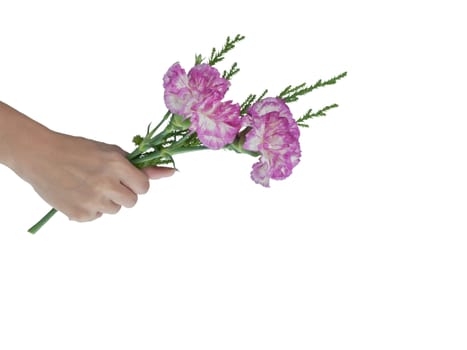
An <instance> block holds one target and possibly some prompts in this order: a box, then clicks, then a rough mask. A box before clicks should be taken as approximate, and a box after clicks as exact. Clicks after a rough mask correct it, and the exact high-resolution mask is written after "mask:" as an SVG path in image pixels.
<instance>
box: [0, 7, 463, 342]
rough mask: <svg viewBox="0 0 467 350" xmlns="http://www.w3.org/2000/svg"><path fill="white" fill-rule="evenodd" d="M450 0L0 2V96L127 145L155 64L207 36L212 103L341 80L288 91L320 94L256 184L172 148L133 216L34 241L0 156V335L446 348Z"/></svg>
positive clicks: (455, 89)
mask: <svg viewBox="0 0 467 350" xmlns="http://www.w3.org/2000/svg"><path fill="white" fill-rule="evenodd" d="M305 4H306V5H305ZM461 4H462V2H461V1H457V2H456V1H442V2H441V1H438V2H435V1H426V2H420V1H392V2H386V3H383V2H375V1H321V2H319V3H318V2H313V1H311V2H306V1H295V0H288V1H280V2H279V1H268V2H253V1H250V2H248V3H247V4H246V5H245V4H243V3H239V2H235V1H232V2H221V1H204V0H198V1H188V0H183V1H166V2H156V1H126V2H123V1H109V2H103V1H76V2H73V1H55V2H53V1H29V2H26V1H18V0H14V1H5V0H0V99H1V100H3V101H4V102H7V103H9V104H11V105H12V106H14V107H15V108H17V109H19V110H20V111H22V112H23V113H25V114H27V115H29V116H31V117H33V118H34V119H36V120H38V121H40V122H41V123H43V124H45V125H47V126H48V127H50V128H52V129H55V130H57V131H61V132H64V133H69V134H74V135H81V136H85V137H88V138H94V139H97V140H101V141H105V142H109V143H116V144H119V145H120V146H122V147H123V148H126V149H127V150H131V147H132V145H131V138H132V137H133V136H134V135H135V134H137V133H143V132H144V130H145V128H146V126H147V124H148V123H149V122H150V121H158V120H159V118H160V116H161V115H162V113H164V112H165V107H164V104H163V100H162V94H163V90H162V81H161V79H162V75H163V74H164V73H165V71H166V69H167V68H168V67H169V66H170V65H171V64H172V63H173V62H175V61H180V62H181V64H182V65H183V66H184V67H185V68H187V69H188V68H190V67H191V65H192V64H193V60H194V54H195V53H202V54H204V55H208V54H209V52H210V49H211V48H212V47H213V46H216V47H218V46H220V45H221V44H222V43H223V42H224V39H225V37H226V36H227V35H235V34H237V33H241V34H243V35H245V36H246V37H247V38H246V40H245V41H244V42H242V43H240V44H239V46H238V48H237V49H236V50H234V51H233V52H232V53H231V54H230V55H228V56H227V60H226V62H225V63H224V64H223V65H222V64H221V65H220V66H219V68H220V69H226V68H228V67H230V64H231V63H233V62H234V61H237V62H238V63H239V65H240V68H241V69H242V71H241V72H240V73H239V75H237V76H236V77H235V78H234V80H233V82H232V88H231V89H230V91H229V92H228V95H227V97H228V98H230V99H234V100H238V101H241V100H243V99H244V98H245V97H246V96H247V95H248V94H249V93H252V92H254V93H259V92H261V91H262V89H264V88H265V87H267V88H269V89H270V91H271V94H274V93H277V92H279V91H280V90H281V89H282V88H284V87H285V86H286V85H288V84H296V83H301V82H303V81H307V82H309V83H312V82H315V81H316V80H317V79H319V78H330V77H332V76H333V75H336V74H338V73H340V72H342V71H348V74H349V75H348V77H347V78H345V79H344V80H342V81H341V82H339V83H338V84H337V85H335V86H330V87H326V88H324V89H322V90H318V91H316V92H314V93H312V94H311V95H309V96H306V97H305V98H303V100H302V101H301V102H298V103H296V104H293V105H291V108H292V111H293V112H294V113H295V114H296V115H300V114H301V113H303V112H305V111H306V109H307V108H309V107H313V108H319V107H322V106H324V105H326V104H330V103H334V102H336V103H338V104H339V105H340V107H339V108H338V109H335V110H333V111H332V112H330V113H329V115H328V116H327V117H325V118H322V119H316V120H313V121H311V128H309V129H306V130H303V132H302V151H303V154H302V161H301V163H300V164H299V165H298V167H297V168H296V169H295V171H294V174H293V175H292V177H290V178H289V179H287V180H286V181H282V182H273V183H272V186H271V188H270V189H264V188H262V187H260V186H258V185H256V184H254V183H253V182H252V181H251V180H250V178H249V172H250V167H251V164H252V162H253V159H251V158H249V157H247V156H240V155H236V154H232V153H228V152H223V151H219V152H205V153H198V154H190V155H186V156H185V155H184V156H180V157H178V158H177V166H178V168H179V169H180V170H181V171H180V172H179V173H177V174H176V175H175V176H174V177H172V178H170V179H164V180H161V181H156V182H153V183H152V188H151V191H150V193H149V194H147V195H145V196H143V197H141V198H140V201H139V203H138V205H137V206H136V207H135V208H133V209H131V210H122V211H121V212H120V213H119V214H118V215H115V216H105V217H103V218H102V219H100V220H97V221H94V222H91V223H86V224H78V223H74V222H70V221H69V220H68V219H67V218H65V217H64V216H63V215H57V216H56V217H54V218H53V220H52V221H51V222H50V223H49V224H48V225H47V226H46V227H45V228H44V229H43V230H42V231H41V232H40V233H38V234H37V235H35V236H32V235H30V234H28V233H26V229H27V228H28V227H29V226H30V225H31V224H32V223H34V222H35V221H36V220H37V219H39V218H40V217H41V216H42V215H43V214H45V212H47V210H48V209H49V207H48V205H47V204H46V203H44V202H43V201H42V200H41V199H40V198H39V197H38V196H37V195H36V194H35V192H34V191H33V190H32V189H31V187H30V186H29V185H28V184H26V183H24V182H22V180H20V179H19V178H17V177H16V176H15V175H14V173H13V172H11V171H10V170H9V169H7V168H5V167H0V179H1V182H0V193H1V196H0V219H1V220H0V349H5V350H16V349H49V350H50V349H139V350H142V349H164V350H166V349H167V350H169V349H203V350H208V349H216V350H219V349H222V350H223V349H245V350H247V349H255V350H257V349H294V350H301V349H339V350H340V349H359V350H361V349H450V350H454V349H466V348H467V333H466V329H467V297H466V295H467V283H466V278H467V277H466V273H467V257H466V253H465V252H466V248H467V239H466V234H467V225H466V220H465V219H466V209H467V203H466V194H467V186H466V180H465V179H466V178H467V171H466V167H465V162H466V157H465V155H466V150H467V141H466V126H465V125H466V124H465V119H466V118H467V113H466V107H465V96H466V95H465V91H466V89H465V81H466V78H467V74H466V73H467V68H466V61H467V55H466V54H465V52H464V49H465V33H466V32H467V28H466V27H467V25H466V24H465V11H464V10H462V8H461Z"/></svg>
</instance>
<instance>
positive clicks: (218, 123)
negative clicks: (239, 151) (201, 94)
mask: <svg viewBox="0 0 467 350" xmlns="http://www.w3.org/2000/svg"><path fill="white" fill-rule="evenodd" d="M193 109H194V112H193V114H192V117H191V126H190V130H192V131H196V133H197V134H198V138H199V140H200V141H201V142H202V143H203V144H204V145H205V146H206V147H209V148H211V149H220V148H222V147H224V146H225V145H227V144H229V143H232V141H233V140H234V139H235V137H236V136H237V133H238V130H239V129H240V126H241V120H240V106H239V105H238V103H235V104H233V103H232V101H228V102H221V101H219V100H217V99H216V97H215V96H211V97H209V98H207V99H205V100H204V101H203V102H201V103H199V104H197V105H196V106H195V108H193Z"/></svg>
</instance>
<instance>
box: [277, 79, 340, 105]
mask: <svg viewBox="0 0 467 350" xmlns="http://www.w3.org/2000/svg"><path fill="white" fill-rule="evenodd" d="M346 75H347V72H344V73H341V74H339V75H338V76H335V77H333V78H331V79H329V80H326V81H322V80H321V79H320V80H318V81H317V82H316V83H314V84H312V85H308V86H307V84H306V83H302V84H300V85H297V86H294V87H292V85H289V86H287V87H286V88H285V89H284V90H282V91H281V93H280V94H279V96H278V97H279V98H281V99H283V100H284V101H285V102H287V103H288V102H294V101H297V100H298V98H299V97H300V96H303V95H306V94H308V93H309V92H311V91H313V90H316V89H317V88H319V87H323V86H326V85H332V84H335V83H336V82H337V81H338V80H339V79H342V78H344V77H345V76H346Z"/></svg>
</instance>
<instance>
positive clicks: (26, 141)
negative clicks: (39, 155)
mask: <svg viewBox="0 0 467 350" xmlns="http://www.w3.org/2000/svg"><path fill="white" fill-rule="evenodd" d="M50 133H51V131H50V130H49V129H47V128H46V127H45V126H43V125H41V124H39V123H38V122H36V121H34V120H32V119H31V118H29V117H27V116H26V115H24V114H22V113H20V112H18V111H17V110H15V109H14V108H12V107H10V106H8V105H7V104H5V103H2V102H1V101H0V163H2V164H4V165H6V166H7V167H9V168H11V169H12V170H14V171H15V172H17V173H19V172H21V162H22V161H23V160H24V158H25V157H27V156H28V153H29V155H30V154H32V153H35V152H36V151H38V149H39V148H40V147H41V144H42V143H43V141H44V140H45V137H46V135H47V134H50Z"/></svg>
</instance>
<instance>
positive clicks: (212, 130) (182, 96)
mask: <svg viewBox="0 0 467 350" xmlns="http://www.w3.org/2000/svg"><path fill="white" fill-rule="evenodd" d="M163 80H164V89H165V92H164V100H165V104H166V106H167V108H168V109H169V110H170V112H172V113H175V114H179V115H181V116H183V117H184V118H186V119H190V121H191V126H190V130H191V131H194V132H196V133H197V134H198V138H199V139H200V141H201V142H202V143H203V144H204V145H205V146H206V147H208V148H212V149H219V148H222V147H224V146H225V145H227V144H229V143H231V142H232V141H233V140H234V139H235V136H236V134H237V132H238V130H239V128H240V106H239V105H238V104H232V103H231V101H229V102H221V100H222V99H223V98H224V95H225V93H226V91H227V90H228V88H229V85H230V83H229V81H228V80H226V79H224V78H222V77H221V76H220V74H219V71H218V70H217V69H215V68H214V67H212V66H210V65H208V64H198V65H196V66H194V67H193V68H192V69H191V70H190V72H189V73H188V75H187V74H186V73H185V70H184V69H183V68H182V67H181V66H180V64H179V63H175V64H174V65H172V67H170V68H169V70H168V71H167V73H166V74H165V76H164V79H163Z"/></svg>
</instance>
